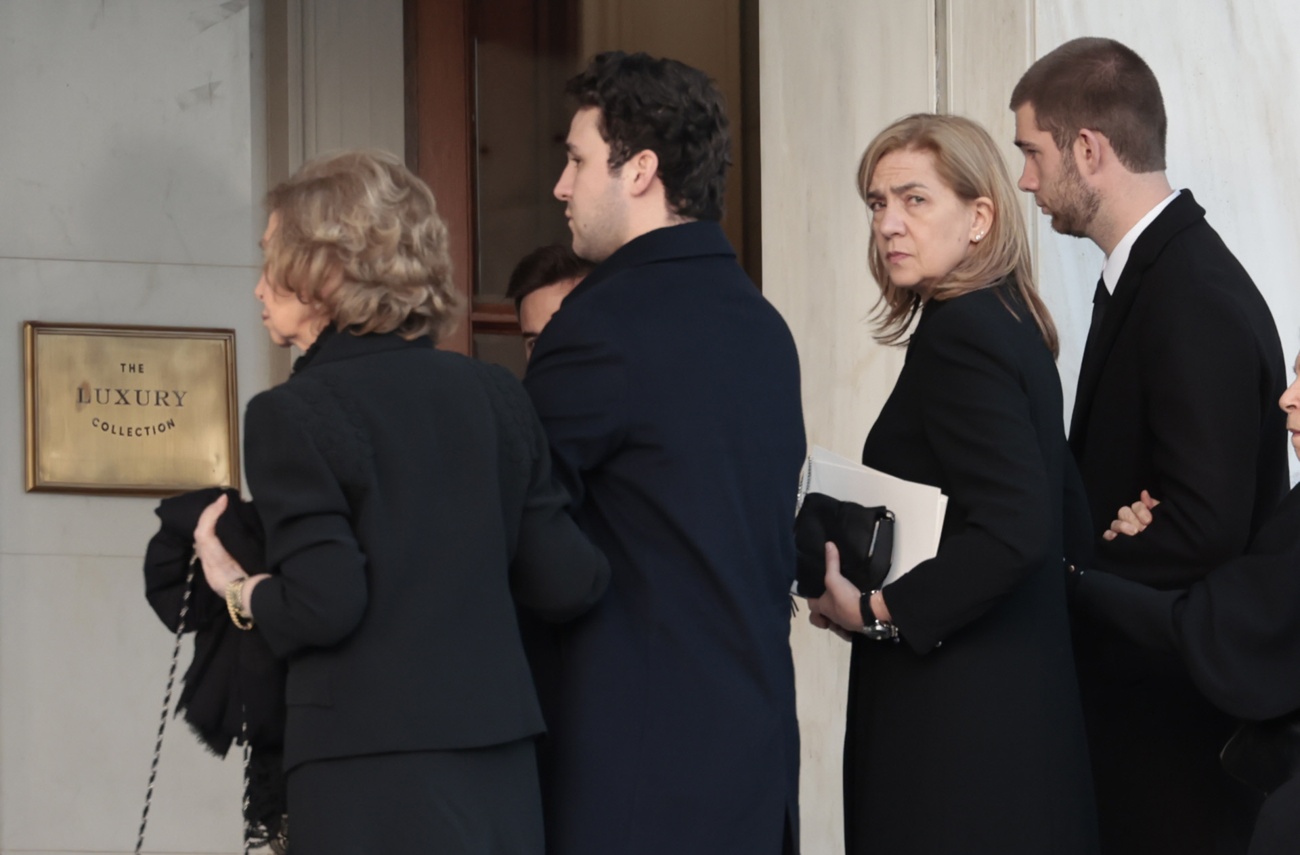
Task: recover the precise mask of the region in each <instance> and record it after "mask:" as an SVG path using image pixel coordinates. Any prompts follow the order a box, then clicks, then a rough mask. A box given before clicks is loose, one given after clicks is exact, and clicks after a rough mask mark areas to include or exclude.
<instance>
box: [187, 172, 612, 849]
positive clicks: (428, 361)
mask: <svg viewBox="0 0 1300 855" xmlns="http://www.w3.org/2000/svg"><path fill="white" fill-rule="evenodd" d="M267 208H268V210H269V211H270V216H269V221H268V223H267V228H266V234H265V236H264V237H263V239H262V246H263V249H264V252H265V256H266V262H265V266H264V268H263V273H262V277H261V279H260V281H259V282H258V284H257V289H256V292H255V293H256V296H257V298H258V299H259V300H261V302H262V304H263V312H262V319H263V323H264V324H265V326H266V328H267V330H268V332H269V333H270V336H271V340H272V341H273V342H275V343H276V344H277V345H286V344H294V345H296V346H298V347H299V348H301V349H303V350H305V354H304V355H303V356H302V357H301V358H300V359H299V360H298V362H297V364H296V365H295V371H294V375H293V376H292V377H291V378H290V379H289V381H288V382H286V383H284V384H283V385H281V386H278V387H276V388H273V389H270V390H268V391H266V392H263V393H261V394H259V395H257V396H256V397H254V398H253V399H252V400H251V401H250V402H249V405H248V411H247V415H246V417H245V467H246V470H247V474H248V482H249V487H250V490H251V491H252V494H253V497H254V500H255V502H256V505H257V509H258V512H259V513H260V515H261V518H262V521H263V523H264V525H265V528H266V540H267V566H268V568H270V570H271V571H272V572H271V573H270V574H269V575H268V574H263V575H256V576H252V577H249V576H247V575H246V574H245V573H244V571H243V569H242V568H241V567H239V565H238V564H236V563H235V562H234V561H233V559H231V558H230V556H229V555H228V554H226V553H225V551H224V550H223V549H222V548H221V546H220V543H219V542H218V541H217V539H216V537H215V535H214V531H213V527H214V524H215V521H216V519H217V517H218V516H219V515H220V513H221V512H222V511H223V510H224V509H225V500H224V498H223V499H220V500H218V501H217V502H215V503H214V504H213V505H211V506H210V507H209V508H208V510H207V511H205V512H204V515H203V517H202V518H201V519H200V522H199V525H198V528H197V529H196V531H195V543H196V547H197V550H198V552H199V555H200V558H201V559H202V561H203V567H204V572H205V574H206V576H207V580H208V583H209V584H210V585H211V587H212V589H213V590H214V591H216V592H217V593H219V594H220V595H222V596H224V597H225V598H226V600H227V603H228V605H229V607H230V611H231V618H232V620H234V622H235V623H236V624H237V625H240V626H249V625H256V626H257V628H258V629H259V630H260V631H261V632H262V634H263V636H264V637H265V638H266V639H267V641H268V642H269V643H270V645H271V647H272V649H273V650H274V651H275V652H276V653H277V654H278V655H280V656H283V657H285V658H287V660H288V683H287V687H286V699H287V703H288V716H287V725H286V732H285V768H286V770H287V772H288V795H289V815H290V817H291V823H290V839H291V841H292V847H293V850H294V851H300V852H305V853H311V855H330V853H375V852H383V853H386V855H400V853H426V852H440V853H489V852H490V853H503V855H504V853H540V852H541V851H542V846H543V844H542V825H541V805H540V796H539V791H538V781H537V771H536V765H535V757H534V744H533V740H534V738H535V737H536V736H537V735H538V734H540V733H541V732H542V731H543V729H544V728H543V723H542V718H541V714H540V712H539V710H538V705H537V700H536V696H535V692H534V689H533V684H532V680H531V677H530V674H529V670H528V663H527V661H526V659H525V657H524V651H523V648H522V646H521V642H520V638H519V630H518V626H517V622H516V616H515V604H516V602H518V603H519V604H521V605H523V606H525V607H528V608H532V609H534V610H537V611H539V612H540V613H542V614H543V615H544V616H548V617H550V618H554V619H564V618H568V617H572V616H574V615H576V614H578V613H580V612H582V611H583V610H585V609H586V608H587V607H588V606H590V605H592V604H593V603H594V602H595V601H596V599H597V598H598V597H599V596H600V594H601V593H602V592H603V590H604V587H605V585H606V583H607V581H608V573H609V569H608V565H607V563H606V561H605V559H604V557H603V556H602V555H601V554H600V553H599V552H598V551H597V550H596V549H595V548H594V547H592V546H591V544H590V543H589V542H588V541H587V540H586V539H585V538H584V537H583V536H582V535H581V534H580V533H579V531H578V530H577V528H576V527H575V526H574V524H573V523H572V522H571V521H570V519H569V517H568V516H567V515H566V513H565V510H564V506H565V504H566V502H567V496H566V495H565V493H564V491H563V490H562V489H561V488H559V487H557V486H556V485H555V484H554V483H553V482H552V479H551V474H550V461H549V457H548V452H547V445H546V439H545V437H544V436H543V434H542V431H541V428H540V425H539V423H538V421H537V418H536V416H535V414H534V413H533V410H532V408H531V405H530V404H529V401H528V398H527V396H526V394H525V393H524V392H523V389H522V387H521V386H520V385H519V384H518V383H517V382H516V381H515V380H514V379H513V378H512V377H510V376H509V375H508V374H506V373H505V372H504V371H503V370H502V369H499V368H495V367H491V366H487V365H485V364H482V363H479V362H477V361H474V360H471V359H468V358H465V357H463V356H459V355H456V354H452V353H447V352H444V351H439V350H436V349H435V348H434V336H436V335H437V334H438V333H439V332H442V331H444V330H445V329H446V328H447V327H448V326H450V325H451V324H452V323H453V322H454V320H455V318H456V315H457V310H458V303H459V301H458V299H457V298H456V296H455V292H454V290H453V284H452V281H451V269H450V263H449V260H448V254H447V233H446V228H445V227H444V225H443V224H442V222H441V220H440V219H439V218H438V214H437V210H436V208H435V204H434V199H433V195H432V194H431V193H430V192H429V189H428V187H426V186H425V185H424V184H423V182H421V181H420V180H419V179H418V178H416V177H415V176H414V175H412V174H411V173H410V172H409V171H407V170H406V169H405V167H403V166H402V165H401V164H400V163H399V162H398V161H397V160H395V159H394V158H392V157H391V156H388V155H383V154H378V153H364V152H352V153H345V154H341V155H337V156H333V157H329V158H325V159H321V160H318V161H315V162H313V163H309V164H308V165H306V166H304V167H303V168H302V169H301V170H300V171H299V172H298V173H297V174H296V175H294V176H293V178H291V179H289V180H288V181H287V182H285V183H284V184H282V185H280V186H279V187H277V188H275V189H274V190H272V191H271V193H270V194H269V197H268V203H267Z"/></svg>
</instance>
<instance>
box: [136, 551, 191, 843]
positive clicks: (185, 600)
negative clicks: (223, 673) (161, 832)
mask: <svg viewBox="0 0 1300 855" xmlns="http://www.w3.org/2000/svg"><path fill="white" fill-rule="evenodd" d="M198 563H199V557H198V556H197V555H195V556H194V557H193V558H191V559H190V569H189V572H188V573H186V574H185V594H184V596H182V597H181V614H180V620H179V621H178V622H177V625H176V644H175V646H174V647H173V648H172V666H171V668H170V669H169V670H168V671H167V691H165V692H164V693H163V703H162V716H161V718H160V719H159V721H158V739H157V740H156V741H155V742H154V747H153V762H152V763H150V764H149V785H148V786H147V787H146V788H145V791H144V813H142V814H141V815H140V834H139V836H138V837H137V838H136V841H135V855H140V853H141V851H142V850H143V849H144V830H145V827H146V826H148V824H149V805H150V803H151V802H152V801H153V783H154V780H155V779H156V778H157V777H158V760H159V758H161V757H162V744H163V732H164V731H166V729H167V714H168V712H170V710H171V705H172V686H174V685H175V683H176V663H177V662H179V661H180V658H181V637H182V636H183V635H184V634H185V618H186V617H188V616H189V612H190V592H191V591H192V590H194V571H195V568H196V567H197V566H198Z"/></svg>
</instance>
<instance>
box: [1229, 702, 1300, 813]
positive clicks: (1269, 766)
mask: <svg viewBox="0 0 1300 855" xmlns="http://www.w3.org/2000/svg"><path fill="white" fill-rule="evenodd" d="M1219 762H1220V763H1221V764H1223V770H1224V771H1225V772H1227V773H1228V774H1229V775H1231V776H1232V777H1234V778H1236V779H1237V780H1238V781H1241V782H1242V783H1243V784H1245V785H1246V786H1248V787H1251V788H1252V789H1256V790H1259V791H1260V792H1261V793H1264V794H1265V795H1267V794H1268V793H1271V792H1273V791H1274V790H1276V789H1277V788H1278V787H1280V786H1282V785H1283V784H1285V783H1286V782H1287V781H1289V780H1291V779H1292V778H1294V777H1295V776H1296V775H1297V774H1300V710H1297V711H1296V712H1293V713H1290V714H1289V715H1284V716H1281V717H1279V718H1274V719H1270V720H1268V721H1247V722H1243V723H1242V725H1241V727H1239V728H1237V732H1236V733H1234V734H1233V735H1232V738H1231V739H1229V740H1228V742H1227V744H1226V745H1224V746H1223V750H1222V751H1221V752H1219Z"/></svg>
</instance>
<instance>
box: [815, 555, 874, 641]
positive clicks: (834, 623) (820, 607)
mask: <svg viewBox="0 0 1300 855" xmlns="http://www.w3.org/2000/svg"><path fill="white" fill-rule="evenodd" d="M808 610H809V615H808V619H809V620H810V621H812V625H813V626H816V627H820V628H822V629H833V630H838V633H837V634H839V635H840V637H841V638H845V639H848V638H850V637H851V636H850V635H848V633H850V632H858V631H859V630H861V629H862V626H863V621H862V592H861V591H860V590H858V586H857V585H854V584H853V583H852V582H850V581H849V580H848V579H845V578H844V574H843V573H841V572H840V551H839V550H838V549H836V547H835V544H833V543H827V544H826V593H824V594H822V595H821V596H820V597H818V598H817V599H815V600H813V599H810V600H809V601H808Z"/></svg>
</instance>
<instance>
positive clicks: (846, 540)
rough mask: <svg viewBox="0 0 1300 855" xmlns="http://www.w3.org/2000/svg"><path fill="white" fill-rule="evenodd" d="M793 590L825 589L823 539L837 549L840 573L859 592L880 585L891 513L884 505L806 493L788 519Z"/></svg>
mask: <svg viewBox="0 0 1300 855" xmlns="http://www.w3.org/2000/svg"><path fill="white" fill-rule="evenodd" d="M794 543H795V552H796V556H797V560H798V563H797V572H796V578H797V580H798V593H799V596H801V597H820V596H821V595H822V594H824V593H825V592H826V581H825V580H826V544H827V543H834V544H835V546H836V548H837V549H839V552H840V572H841V573H843V574H844V578H846V579H848V580H849V581H850V582H852V583H853V584H854V585H856V586H857V587H858V589H859V590H861V591H864V592H866V591H874V590H876V589H878V588H880V586H881V585H883V584H884V582H885V577H886V576H888V575H889V562H890V558H891V556H892V555H893V552H894V515H893V513H891V512H890V511H889V509H888V508H885V507H884V506H880V507H873V508H868V507H864V506H862V505H859V504H857V503H856V502H848V501H844V500H841V499H836V498H833V497H831V496H827V495H825V494H823V493H808V494H807V495H806V496H805V497H804V501H803V505H802V506H801V507H800V508H799V513H798V514H797V515H796V516H795V520H794Z"/></svg>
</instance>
